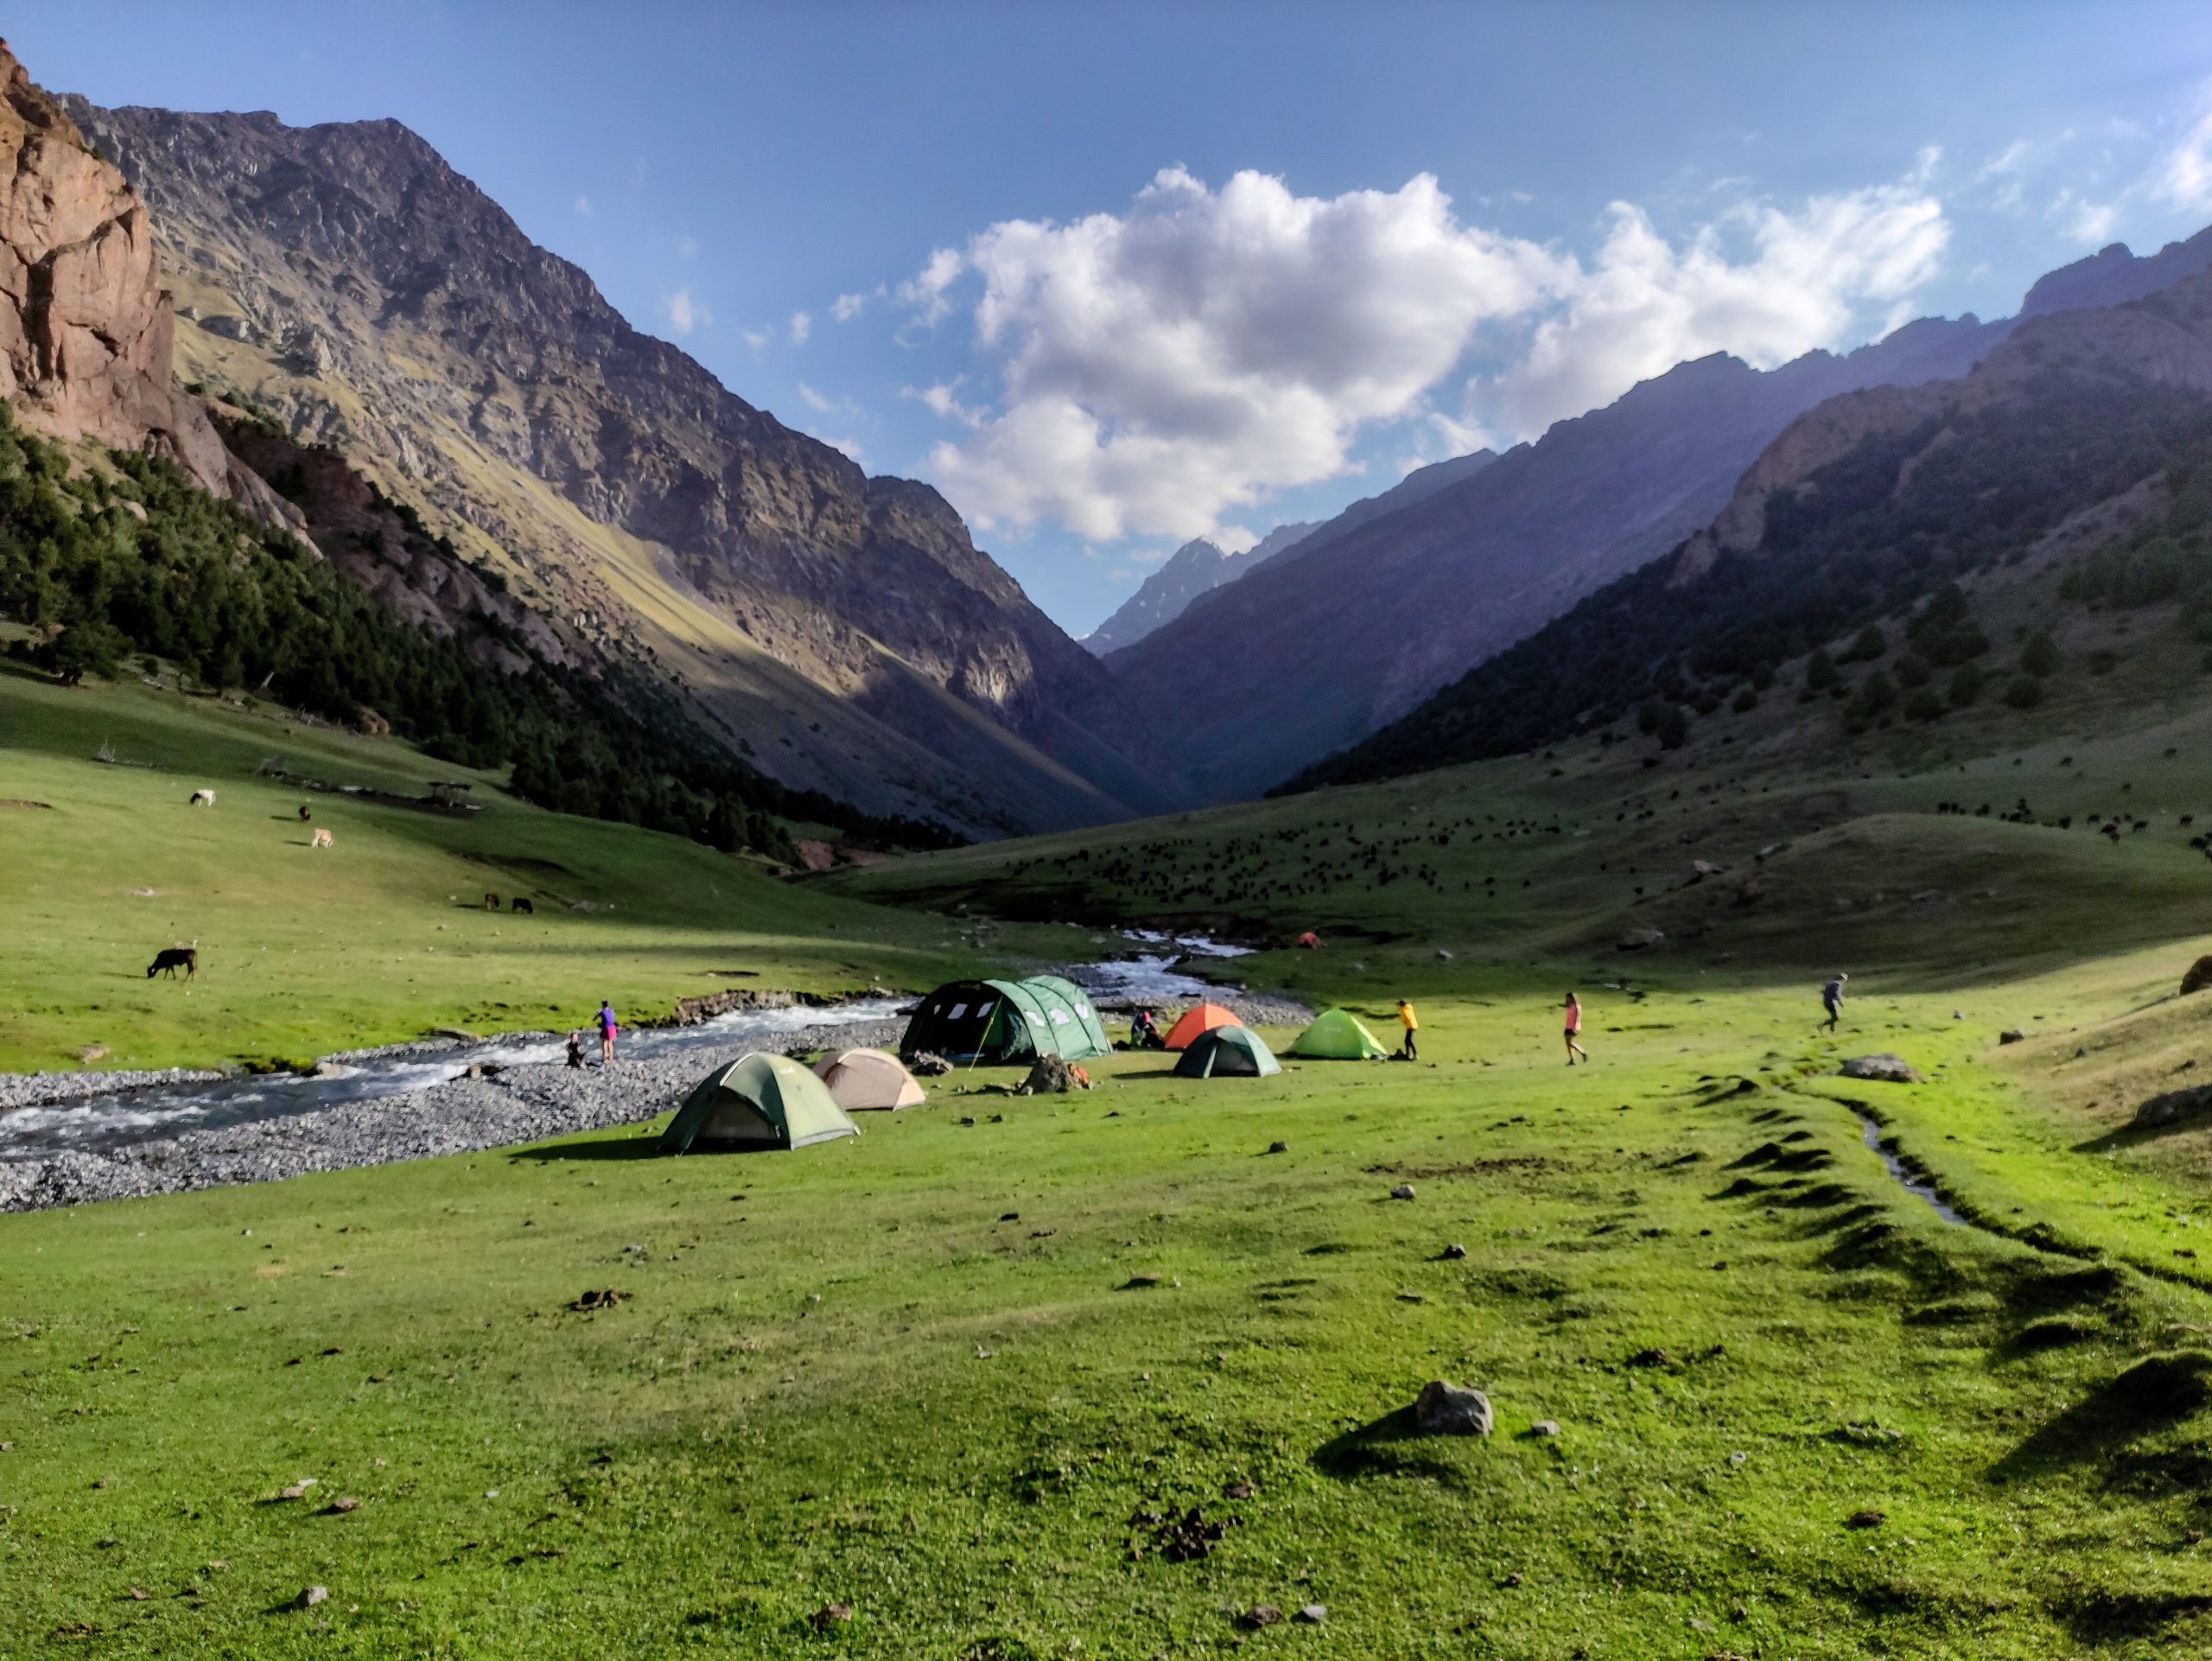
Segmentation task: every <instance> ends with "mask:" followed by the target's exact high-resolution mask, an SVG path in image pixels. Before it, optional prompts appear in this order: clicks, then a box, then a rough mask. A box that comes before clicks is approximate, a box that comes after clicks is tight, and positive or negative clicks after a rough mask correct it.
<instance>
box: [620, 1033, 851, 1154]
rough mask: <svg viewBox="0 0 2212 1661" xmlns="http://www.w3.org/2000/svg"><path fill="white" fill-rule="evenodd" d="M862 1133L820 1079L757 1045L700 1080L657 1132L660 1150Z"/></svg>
mask: <svg viewBox="0 0 2212 1661" xmlns="http://www.w3.org/2000/svg"><path fill="white" fill-rule="evenodd" d="M860 1133H861V1128H860V1126H858V1125H856V1124H855V1123H853V1122H852V1121H851V1120H850V1119H849V1118H847V1117H845V1110H844V1109H843V1108H842V1107H840V1106H838V1105H837V1104H836V1099H835V1098H832V1097H831V1096H830V1094H829V1086H828V1085H825V1084H823V1082H822V1080H820V1079H817V1078H816V1077H815V1076H814V1075H813V1074H812V1073H810V1072H808V1071H807V1070H806V1069H805V1068H804V1067H803V1066H799V1064H798V1062H796V1061H794V1060H791V1058H790V1057H789V1056H787V1055H764V1054H762V1053H760V1052H759V1051H757V1050H756V1051H754V1052H753V1053H752V1054H750V1055H741V1056H739V1057H738V1058H737V1060H734V1061H732V1062H730V1063H729V1064H728V1066H720V1067H716V1068H715V1070H714V1071H713V1072H710V1073H709V1074H708V1075H707V1076H706V1077H705V1078H703V1079H701V1080H700V1081H699V1083H698V1085H697V1087H696V1088H695V1089H694V1090H693V1091H692V1092H691V1093H690V1095H689V1096H687V1097H685V1098H683V1106H682V1107H680V1108H678V1109H677V1111H676V1117H675V1118H674V1119H672V1120H671V1121H670V1122H669V1127H668V1129H667V1130H664V1131H663V1132H662V1133H661V1138H660V1150H661V1152H663V1153H664V1154H688V1153H707V1152H711V1151H714V1150H716V1149H734V1150H743V1149H760V1148H804V1147H805V1146H806V1145H807V1144H808V1143H810V1142H828V1141H829V1140H830V1139H832V1138H833V1137H836V1136H858V1135H860Z"/></svg>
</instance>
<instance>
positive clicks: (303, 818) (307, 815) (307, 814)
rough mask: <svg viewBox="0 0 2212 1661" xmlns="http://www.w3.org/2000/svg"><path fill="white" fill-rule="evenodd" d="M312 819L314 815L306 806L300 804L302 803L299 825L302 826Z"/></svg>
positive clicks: (303, 803)
mask: <svg viewBox="0 0 2212 1661" xmlns="http://www.w3.org/2000/svg"><path fill="white" fill-rule="evenodd" d="M314 817H315V814H314V813H313V812H312V811H309V809H308V805H307V804H306V803H305V802H302V803H301V804H300V823H301V824H306V823H307V822H308V820H309V819H311V818H314Z"/></svg>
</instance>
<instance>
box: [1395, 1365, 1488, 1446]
mask: <svg viewBox="0 0 2212 1661" xmlns="http://www.w3.org/2000/svg"><path fill="white" fill-rule="evenodd" d="M1414 1423H1415V1424H1417V1425H1419V1426H1420V1427H1421V1429H1423V1430H1425V1431H1427V1433H1428V1434H1429V1435H1433V1436H1487V1435H1490V1426H1491V1413H1490V1397H1487V1396H1485V1395H1484V1394H1483V1393H1482V1391H1479V1390H1474V1389H1471V1388H1469V1387H1468V1386H1467V1385H1465V1384H1452V1383H1451V1382H1450V1381H1449V1380H1447V1379H1443V1378H1432V1379H1430V1380H1429V1381H1428V1382H1427V1384H1423V1385H1422V1386H1421V1394H1420V1395H1418V1396H1416V1397H1414Z"/></svg>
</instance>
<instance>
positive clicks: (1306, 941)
mask: <svg viewBox="0 0 2212 1661" xmlns="http://www.w3.org/2000/svg"><path fill="white" fill-rule="evenodd" d="M1298 944H1299V945H1301V946H1303V947H1305V948H1306V951H1313V948H1314V947H1316V946H1318V945H1320V944H1321V937H1320V936H1319V935H1318V934H1316V933H1315V932H1313V930H1312V929H1310V928H1309V929H1307V930H1306V932H1305V933H1303V934H1301V935H1300V936H1299V937H1298Z"/></svg>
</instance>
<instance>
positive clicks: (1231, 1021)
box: [1167, 1003, 1244, 1050]
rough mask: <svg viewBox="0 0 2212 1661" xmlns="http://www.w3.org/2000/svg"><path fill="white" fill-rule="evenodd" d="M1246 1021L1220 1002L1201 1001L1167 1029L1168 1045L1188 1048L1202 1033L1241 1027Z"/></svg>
mask: <svg viewBox="0 0 2212 1661" xmlns="http://www.w3.org/2000/svg"><path fill="white" fill-rule="evenodd" d="M1243 1024H1244V1023H1243V1021H1239V1020H1237V1018H1236V1016H1235V1015H1231V1014H1230V1013H1229V1011H1228V1010H1226V1009H1223V1008H1222V1007H1221V1005H1219V1004H1218V1003H1201V1004H1200V1005H1198V1008H1197V1009H1193V1010H1192V1011H1191V1012H1190V1013H1189V1014H1187V1015H1185V1016H1184V1017H1183V1018H1182V1019H1181V1020H1180V1021H1177V1022H1176V1023H1175V1024H1174V1025H1173V1027H1171V1028H1168V1030H1167V1047H1168V1048H1169V1049H1171V1050H1187V1049H1189V1048H1190V1047H1191V1041H1192V1039H1194V1038H1196V1037H1197V1036H1198V1034H1200V1033H1203V1032H1210V1031H1211V1030H1212V1029H1213V1028H1216V1027H1241V1026H1243Z"/></svg>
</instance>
